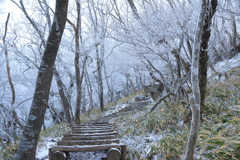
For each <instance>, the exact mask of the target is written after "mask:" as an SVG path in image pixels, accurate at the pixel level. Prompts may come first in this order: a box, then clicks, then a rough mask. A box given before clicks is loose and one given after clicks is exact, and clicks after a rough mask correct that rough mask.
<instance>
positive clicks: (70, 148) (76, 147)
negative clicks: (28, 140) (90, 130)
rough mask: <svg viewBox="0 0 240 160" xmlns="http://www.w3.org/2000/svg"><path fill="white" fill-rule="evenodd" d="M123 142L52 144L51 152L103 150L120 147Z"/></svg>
mask: <svg viewBox="0 0 240 160" xmlns="http://www.w3.org/2000/svg"><path fill="white" fill-rule="evenodd" d="M122 146H125V145H123V144H104V145H85V146H80V145H74V146H60V145H59V146H54V147H52V148H51V152H56V151H60V152H91V151H105V150H108V149H111V148H121V147H122Z"/></svg>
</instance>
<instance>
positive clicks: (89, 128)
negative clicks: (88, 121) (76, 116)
mask: <svg viewBox="0 0 240 160" xmlns="http://www.w3.org/2000/svg"><path fill="white" fill-rule="evenodd" d="M72 129H84V130H101V129H115V127H96V126H92V127H88V126H85V127H72Z"/></svg>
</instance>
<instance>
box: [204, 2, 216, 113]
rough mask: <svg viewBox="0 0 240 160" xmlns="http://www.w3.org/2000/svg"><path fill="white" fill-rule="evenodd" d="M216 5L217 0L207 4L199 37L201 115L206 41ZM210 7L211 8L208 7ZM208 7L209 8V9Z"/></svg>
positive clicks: (206, 63)
mask: <svg viewBox="0 0 240 160" xmlns="http://www.w3.org/2000/svg"><path fill="white" fill-rule="evenodd" d="M217 5H218V1H217V0H211V5H210V4H208V6H209V7H208V8H207V11H208V12H207V14H206V17H205V24H204V26H203V33H202V38H201V41H202V43H201V50H200V57H199V58H200V59H199V82H200V83H199V86H200V93H201V115H202V114H203V111H204V104H205V96H206V86H207V68H208V59H209V56H208V42H209V38H210V36H211V29H210V26H211V24H212V17H213V15H214V13H215V12H216V8H217ZM210 7H211V8H210ZM209 8H210V9H209Z"/></svg>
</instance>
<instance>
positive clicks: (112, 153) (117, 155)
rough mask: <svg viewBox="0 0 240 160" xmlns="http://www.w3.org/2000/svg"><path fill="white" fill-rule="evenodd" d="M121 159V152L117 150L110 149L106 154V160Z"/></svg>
mask: <svg viewBox="0 0 240 160" xmlns="http://www.w3.org/2000/svg"><path fill="white" fill-rule="evenodd" d="M120 159H121V151H120V150H119V149H117V148H111V149H109V150H108V153H107V160H120Z"/></svg>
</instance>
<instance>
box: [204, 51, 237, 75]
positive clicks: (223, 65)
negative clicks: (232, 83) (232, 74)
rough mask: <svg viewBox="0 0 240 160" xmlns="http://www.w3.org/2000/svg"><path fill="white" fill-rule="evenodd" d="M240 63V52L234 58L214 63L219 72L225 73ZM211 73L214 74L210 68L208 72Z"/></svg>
mask: <svg viewBox="0 0 240 160" xmlns="http://www.w3.org/2000/svg"><path fill="white" fill-rule="evenodd" d="M239 65H240V53H238V54H237V55H236V56H235V57H233V58H232V59H226V60H224V61H220V62H218V63H216V64H215V65H214V69H215V70H216V71H217V72H219V73H222V74H223V73H225V72H226V71H228V70H230V69H231V68H234V67H237V66H239ZM208 74H209V75H211V74H213V71H212V70H211V69H210V70H209V72H208Z"/></svg>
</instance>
